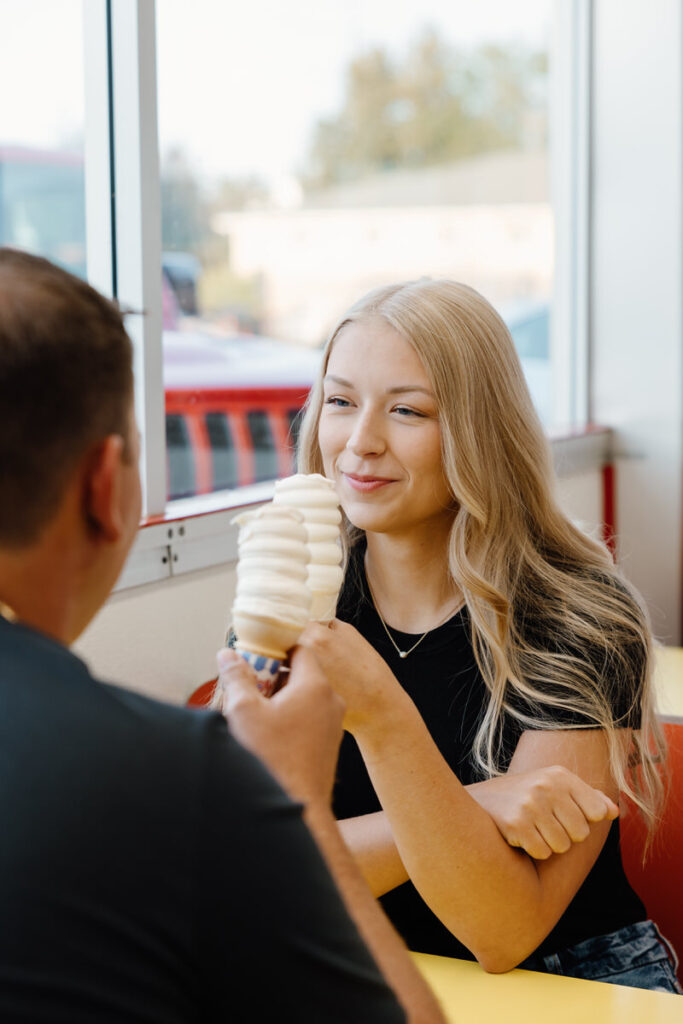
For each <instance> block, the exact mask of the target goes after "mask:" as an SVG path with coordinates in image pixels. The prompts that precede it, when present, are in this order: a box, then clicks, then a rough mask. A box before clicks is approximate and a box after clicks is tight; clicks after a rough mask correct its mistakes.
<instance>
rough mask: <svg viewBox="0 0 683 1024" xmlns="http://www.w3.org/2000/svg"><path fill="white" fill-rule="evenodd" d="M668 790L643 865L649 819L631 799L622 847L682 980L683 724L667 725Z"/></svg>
mask: <svg viewBox="0 0 683 1024" xmlns="http://www.w3.org/2000/svg"><path fill="white" fill-rule="evenodd" d="M664 731H665V733H666V738H667V742H668V745H669V760H668V776H669V779H670V790H669V795H668V799H667V801H666V804H665V806H664V810H663V815H662V819H661V823H660V825H659V827H658V828H657V831H656V832H655V834H654V838H653V841H652V845H651V846H650V850H649V852H648V857H647V860H646V861H645V864H644V865H643V862H642V861H643V848H644V845H645V835H646V829H645V825H644V823H643V821H642V819H641V817H640V815H639V814H638V813H637V811H636V809H635V808H634V807H633V805H630V804H628V801H623V803H625V804H627V806H625V807H623V809H622V817H621V852H622V858H623V861H624V868H625V870H626V874H627V876H628V879H629V881H630V883H631V885H632V886H633V888H634V889H635V890H636V892H637V893H638V895H639V896H640V898H641V899H642V901H643V903H644V904H645V907H646V909H647V913H648V916H649V917H650V918H651V919H652V920H653V921H654V922H655V924H656V925H657V926H658V927H659V930H660V931H661V932H662V934H663V935H665V936H666V938H667V939H668V940H669V942H670V943H671V944H672V946H673V947H674V949H675V950H676V953H677V954H678V957H679V960H680V961H681V963H680V964H679V968H678V978H679V981H681V982H682V983H683V724H674V723H671V722H667V723H665V725H664Z"/></svg>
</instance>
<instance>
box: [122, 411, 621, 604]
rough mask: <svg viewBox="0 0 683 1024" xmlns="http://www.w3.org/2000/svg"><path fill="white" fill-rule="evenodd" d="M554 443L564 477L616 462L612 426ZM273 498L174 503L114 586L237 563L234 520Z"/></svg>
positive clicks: (253, 492) (556, 435)
mask: <svg viewBox="0 0 683 1024" xmlns="http://www.w3.org/2000/svg"><path fill="white" fill-rule="evenodd" d="M550 443H551V447H552V452H553V461H554V464H555V471H556V473H557V475H558V477H560V478H562V477H569V476H574V475H578V474H580V473H586V472H590V471H591V470H596V469H601V468H602V467H604V466H605V465H608V464H609V463H610V462H611V461H612V431H611V429H610V428H609V427H600V426H589V427H586V428H585V429H582V430H575V431H574V430H572V431H563V430H557V431H552V432H551V434H550ZM272 496H273V483H272V482H268V483H262V484H254V485H252V486H250V487H241V488H240V489H239V490H234V491H218V492H216V493H214V494H203V495H198V496H196V497H192V498H183V499H180V500H178V501H174V502H171V504H169V506H168V508H167V511H166V513H165V514H164V515H163V516H156V517H154V518H151V519H149V520H146V521H145V522H143V523H142V524H141V527H140V531H139V533H138V536H137V538H136V540H135V543H134V545H133V548H132V550H131V553H130V555H129V556H128V560H127V562H126V565H125V567H124V569H123V572H122V573H121V576H120V577H119V580H118V582H117V584H116V587H115V588H114V590H115V591H117V592H118V591H122V590H128V589H129V588H131V587H138V586H142V585H143V584H146V583H156V582H159V581H160V580H164V579H170V578H172V577H175V576H180V575H183V574H184V573H189V572H196V571H198V570H200V569H207V568H210V567H212V566H217V565H224V564H231V563H234V562H236V560H237V530H235V529H234V528H233V526H232V521H233V519H234V518H235V516H237V515H239V513H240V512H242V511H244V510H246V509H249V508H253V507H254V506H256V505H260V504H262V503H263V502H265V501H269V500H270V499H271V498H272Z"/></svg>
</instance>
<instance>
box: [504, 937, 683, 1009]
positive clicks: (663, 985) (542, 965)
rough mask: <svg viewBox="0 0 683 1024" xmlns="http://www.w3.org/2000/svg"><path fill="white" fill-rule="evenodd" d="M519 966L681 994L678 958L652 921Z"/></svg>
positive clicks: (529, 960)
mask: <svg viewBox="0 0 683 1024" xmlns="http://www.w3.org/2000/svg"><path fill="white" fill-rule="evenodd" d="M519 966H520V967H523V968H524V969H525V970H528V971H544V972H545V973H547V974H566V975H567V976H568V977H570V978H586V979H587V980H589V981H606V982H609V983H610V984H612V985H630V986H632V987H633V988H648V989H652V990H653V991H655V992H677V993H679V994H683V989H681V986H680V985H679V983H678V980H677V978H676V971H677V969H678V958H677V956H676V953H675V952H674V950H673V948H672V947H671V945H670V944H669V943H668V942H667V940H666V939H665V938H664V936H663V935H662V934H661V933H660V931H659V929H658V928H657V925H656V924H655V923H654V921H638V923H637V924H629V925H627V926H626V927H625V928H620V929H619V930H618V931H616V932H610V934H609V935H596V936H595V938H592V939H585V941H584V942H579V943H577V944H576V945H575V946H569V947H568V948H567V949H561V950H559V951H558V952H557V953H551V954H550V955H549V956H540V955H538V954H536V953H534V954H533V955H532V956H530V957H529V958H528V959H527V960H525V961H524V963H521V964H520V965H519Z"/></svg>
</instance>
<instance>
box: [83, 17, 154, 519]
mask: <svg viewBox="0 0 683 1024" xmlns="http://www.w3.org/2000/svg"><path fill="white" fill-rule="evenodd" d="M83 17H84V38H85V48H86V118H85V135H86V211H87V220H88V228H87V232H88V238H87V240H88V277H89V280H91V281H92V283H93V284H95V285H96V287H99V288H101V290H102V291H104V292H105V293H106V294H108V295H112V296H113V297H115V298H116V299H118V301H119V303H120V305H121V306H122V308H123V309H127V310H131V312H130V313H129V314H128V315H127V317H126V327H127V330H128V333H129V335H130V337H131V340H132V342H133V346H134V369H135V381H136V388H135V409H136V415H137V420H138V425H139V427H140V429H141V433H142V450H141V456H140V472H141V477H142V493H143V515H144V516H145V517H151V516H160V515H163V514H164V512H165V507H166V443H165V437H166V428H165V408H164V387H163V353H162V341H161V332H162V313H161V197H160V189H159V140H158V127H157V81H156V21H155V4H154V0H84V4H83ZM105 54H106V59H103V56H104V55H105ZM110 125H111V126H112V129H113V130H111V131H110V130H109V128H110ZM112 140H113V141H112ZM89 161H92V167H91V166H90V164H89ZM112 198H113V202H112ZM91 264H92V265H91Z"/></svg>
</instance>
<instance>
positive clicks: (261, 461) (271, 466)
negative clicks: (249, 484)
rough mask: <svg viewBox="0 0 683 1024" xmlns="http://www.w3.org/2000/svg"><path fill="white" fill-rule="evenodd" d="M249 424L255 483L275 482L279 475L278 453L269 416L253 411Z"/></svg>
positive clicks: (260, 410)
mask: <svg viewBox="0 0 683 1024" xmlns="http://www.w3.org/2000/svg"><path fill="white" fill-rule="evenodd" d="M247 423H248V425H249V434H250V436H251V443H252V446H253V453H254V481H255V482H256V483H259V482H260V481H262V480H274V479H275V478H276V477H277V475H278V472H277V470H278V465H277V451H276V450H275V440H274V438H273V432H272V430H271V427H270V423H269V422H268V414H267V413H266V412H264V411H263V410H262V409H251V410H250V411H249V412H248V413H247Z"/></svg>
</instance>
